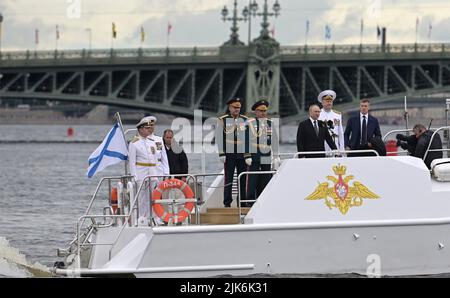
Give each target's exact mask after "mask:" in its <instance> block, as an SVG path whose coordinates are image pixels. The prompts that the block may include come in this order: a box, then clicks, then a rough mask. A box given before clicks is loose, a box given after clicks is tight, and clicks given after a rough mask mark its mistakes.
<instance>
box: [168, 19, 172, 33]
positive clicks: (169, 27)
mask: <svg viewBox="0 0 450 298" xmlns="http://www.w3.org/2000/svg"><path fill="white" fill-rule="evenodd" d="M170 31H172V24H171V23H170V22H168V23H167V35H170Z"/></svg>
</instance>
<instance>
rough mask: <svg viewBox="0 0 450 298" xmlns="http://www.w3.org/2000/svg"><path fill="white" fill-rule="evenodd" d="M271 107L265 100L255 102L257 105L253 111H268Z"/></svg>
mask: <svg viewBox="0 0 450 298" xmlns="http://www.w3.org/2000/svg"><path fill="white" fill-rule="evenodd" d="M268 107H269V102H268V101H267V100H265V99H262V100H259V101H257V102H255V104H254V105H253V106H252V111H255V110H256V109H258V110H262V111H267V108H268Z"/></svg>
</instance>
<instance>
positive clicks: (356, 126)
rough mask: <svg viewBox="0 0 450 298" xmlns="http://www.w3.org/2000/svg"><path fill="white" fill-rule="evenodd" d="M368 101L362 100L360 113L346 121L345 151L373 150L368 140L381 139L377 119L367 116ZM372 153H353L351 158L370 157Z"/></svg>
mask: <svg viewBox="0 0 450 298" xmlns="http://www.w3.org/2000/svg"><path fill="white" fill-rule="evenodd" d="M369 107H370V101H369V100H368V99H362V100H361V101H360V103H359V111H360V113H359V114H358V115H357V116H355V117H352V118H350V119H348V121H347V126H346V127H345V132H344V140H345V149H347V150H367V149H374V147H373V145H372V143H370V140H371V139H372V138H374V137H379V138H381V130H380V124H379V123H378V119H377V118H375V117H373V116H371V115H369ZM372 155H374V154H373V153H369V152H368V153H353V154H352V155H351V156H372Z"/></svg>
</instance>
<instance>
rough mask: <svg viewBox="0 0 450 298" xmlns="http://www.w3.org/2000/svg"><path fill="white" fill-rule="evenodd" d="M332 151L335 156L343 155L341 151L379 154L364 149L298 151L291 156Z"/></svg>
mask: <svg viewBox="0 0 450 298" xmlns="http://www.w3.org/2000/svg"><path fill="white" fill-rule="evenodd" d="M330 152H331V153H332V154H333V155H334V156H336V157H344V156H342V154H343V153H373V154H375V155H376V156H380V154H378V152H377V151H375V150H373V149H364V150H331V151H299V152H296V153H294V155H293V156H292V158H298V157H299V155H314V154H327V153H330Z"/></svg>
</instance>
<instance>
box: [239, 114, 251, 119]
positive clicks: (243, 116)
mask: <svg viewBox="0 0 450 298" xmlns="http://www.w3.org/2000/svg"><path fill="white" fill-rule="evenodd" d="M239 116H240V117H242V118H244V119H248V118H249V117H248V116H245V115H242V114H239Z"/></svg>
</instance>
